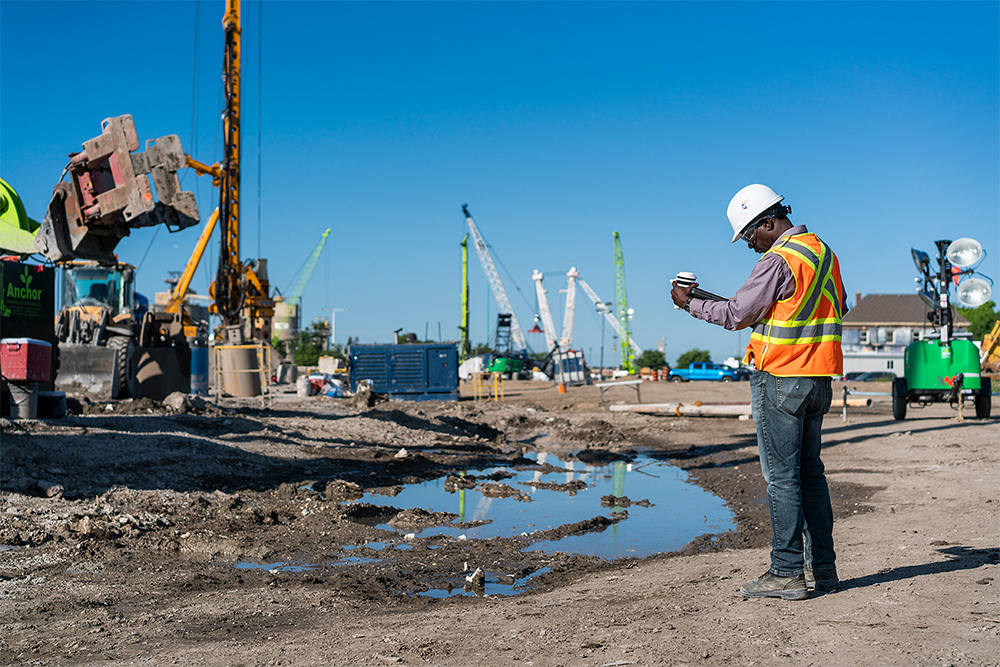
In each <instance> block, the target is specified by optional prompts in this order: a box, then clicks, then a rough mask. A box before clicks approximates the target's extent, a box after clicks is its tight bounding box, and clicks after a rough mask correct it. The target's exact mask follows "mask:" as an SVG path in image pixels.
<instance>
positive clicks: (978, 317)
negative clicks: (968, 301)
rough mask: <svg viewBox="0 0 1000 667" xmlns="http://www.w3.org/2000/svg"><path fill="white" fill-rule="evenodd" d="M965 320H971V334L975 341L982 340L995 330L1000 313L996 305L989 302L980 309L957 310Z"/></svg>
mask: <svg viewBox="0 0 1000 667" xmlns="http://www.w3.org/2000/svg"><path fill="white" fill-rule="evenodd" d="M955 310H957V311H958V312H960V313H961V314H962V316H963V317H965V319H967V320H969V322H971V324H970V325H969V333H971V334H972V338H973V340H982V339H983V336H984V335H986V334H988V333H989V332H990V330H991V329H992V328H993V323H994V322H996V321H997V320H998V319H1000V313H998V312H997V311H996V304H995V303H993V302H992V301H987V302H986V303H984V304H983V305H981V306H979V307H978V308H956V309H955Z"/></svg>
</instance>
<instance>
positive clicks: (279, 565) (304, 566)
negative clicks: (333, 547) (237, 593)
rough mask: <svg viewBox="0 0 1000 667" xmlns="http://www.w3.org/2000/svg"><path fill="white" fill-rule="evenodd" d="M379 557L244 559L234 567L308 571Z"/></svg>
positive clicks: (276, 570)
mask: <svg viewBox="0 0 1000 667" xmlns="http://www.w3.org/2000/svg"><path fill="white" fill-rule="evenodd" d="M378 560H379V559H378V558H362V557H360V556H344V557H342V558H339V559H337V560H335V561H333V562H332V563H295V562H293V561H278V562H276V563H251V562H249V561H244V562H240V563H237V564H236V565H234V566H233V567H235V568H236V569H237V570H266V571H268V572H308V571H309V570H315V569H316V568H318V567H323V566H324V565H330V566H336V565H360V564H363V563H377V562H378Z"/></svg>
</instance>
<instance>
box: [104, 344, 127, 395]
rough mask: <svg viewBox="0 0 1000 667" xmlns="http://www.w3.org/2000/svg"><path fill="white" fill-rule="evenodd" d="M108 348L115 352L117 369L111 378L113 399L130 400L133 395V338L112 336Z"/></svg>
mask: <svg viewBox="0 0 1000 667" xmlns="http://www.w3.org/2000/svg"><path fill="white" fill-rule="evenodd" d="M108 347H109V348H111V349H113V350H114V351H115V368H114V371H113V376H112V378H111V398H114V399H121V398H128V397H129V396H131V395H132V392H131V390H130V389H131V387H130V385H131V383H130V382H129V369H130V368H131V367H132V338H131V337H129V336H112V337H111V338H109V339H108Z"/></svg>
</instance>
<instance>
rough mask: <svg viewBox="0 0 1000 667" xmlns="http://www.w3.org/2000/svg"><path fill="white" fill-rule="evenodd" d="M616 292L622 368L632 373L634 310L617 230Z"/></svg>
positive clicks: (633, 358) (633, 370)
mask: <svg viewBox="0 0 1000 667" xmlns="http://www.w3.org/2000/svg"><path fill="white" fill-rule="evenodd" d="M615 292H616V293H617V296H618V322H619V323H620V324H621V331H622V335H621V336H620V337H619V339H618V346H619V347H620V348H621V350H622V370H624V371H628V373H629V375H632V374H633V373H635V372H636V368H635V352H634V351H633V350H632V346H631V345H630V344H629V343H630V341H631V340H632V328H631V327H630V326H629V320H630V319H631V318H632V311H631V310H630V309H629V307H628V296H627V295H626V293H625V256H624V255H623V254H622V240H621V238H619V236H618V232H615Z"/></svg>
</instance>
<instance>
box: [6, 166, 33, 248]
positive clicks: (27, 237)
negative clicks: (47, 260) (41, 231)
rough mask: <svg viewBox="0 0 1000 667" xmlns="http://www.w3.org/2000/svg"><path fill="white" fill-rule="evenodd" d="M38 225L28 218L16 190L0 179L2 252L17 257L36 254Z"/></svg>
mask: <svg viewBox="0 0 1000 667" xmlns="http://www.w3.org/2000/svg"><path fill="white" fill-rule="evenodd" d="M37 231H38V223H37V222H35V221H34V220H32V219H31V218H29V217H28V214H27V213H25V211H24V204H22V203H21V198H20V197H19V196H18V195H17V192H15V191H14V188H12V187H10V186H9V185H7V182H6V181H4V180H3V179H2V178H0V250H2V251H3V252H5V253H11V254H16V255H31V254H34V252H35V232H37Z"/></svg>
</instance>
